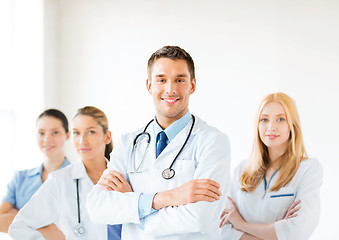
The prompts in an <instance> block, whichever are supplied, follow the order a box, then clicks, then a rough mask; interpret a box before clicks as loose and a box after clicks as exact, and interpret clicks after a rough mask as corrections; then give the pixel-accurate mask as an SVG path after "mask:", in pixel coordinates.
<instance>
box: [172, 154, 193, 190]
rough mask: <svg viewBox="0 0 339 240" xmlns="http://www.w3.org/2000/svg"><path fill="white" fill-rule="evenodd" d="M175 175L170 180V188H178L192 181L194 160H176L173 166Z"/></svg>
mask: <svg viewBox="0 0 339 240" xmlns="http://www.w3.org/2000/svg"><path fill="white" fill-rule="evenodd" d="M174 170H175V175H174V177H173V178H172V181H171V184H170V185H171V186H170V187H179V186H181V185H182V184H184V183H186V182H188V181H190V180H192V179H193V176H194V171H195V161H194V160H186V159H182V160H176V161H175V165H174Z"/></svg>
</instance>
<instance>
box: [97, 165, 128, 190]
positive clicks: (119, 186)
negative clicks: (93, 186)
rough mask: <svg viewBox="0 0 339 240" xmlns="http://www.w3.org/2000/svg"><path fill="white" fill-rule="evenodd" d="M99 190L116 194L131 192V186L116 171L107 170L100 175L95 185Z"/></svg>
mask: <svg viewBox="0 0 339 240" xmlns="http://www.w3.org/2000/svg"><path fill="white" fill-rule="evenodd" d="M97 185H98V187H99V188H101V189H106V190H108V191H117V192H122V193H125V192H133V190H132V187H131V185H130V184H129V183H128V182H127V181H126V179H125V178H124V176H123V175H122V174H120V173H119V172H117V171H112V170H109V171H108V172H105V173H104V174H102V176H101V178H100V180H99V181H98V183H97Z"/></svg>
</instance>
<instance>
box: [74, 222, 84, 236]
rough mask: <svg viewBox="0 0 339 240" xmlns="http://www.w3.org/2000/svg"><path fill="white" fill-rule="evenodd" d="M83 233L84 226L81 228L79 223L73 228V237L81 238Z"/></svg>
mask: <svg viewBox="0 0 339 240" xmlns="http://www.w3.org/2000/svg"><path fill="white" fill-rule="evenodd" d="M84 233H85V229H84V226H82V224H80V223H79V224H77V225H76V226H75V227H74V234H75V236H77V237H82V236H83V235H84Z"/></svg>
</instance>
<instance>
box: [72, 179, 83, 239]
mask: <svg viewBox="0 0 339 240" xmlns="http://www.w3.org/2000/svg"><path fill="white" fill-rule="evenodd" d="M76 186H77V206H78V224H77V225H76V226H75V227H74V234H75V236H77V237H82V236H83V235H84V233H85V229H84V226H83V225H82V224H81V218H80V198H79V179H76Z"/></svg>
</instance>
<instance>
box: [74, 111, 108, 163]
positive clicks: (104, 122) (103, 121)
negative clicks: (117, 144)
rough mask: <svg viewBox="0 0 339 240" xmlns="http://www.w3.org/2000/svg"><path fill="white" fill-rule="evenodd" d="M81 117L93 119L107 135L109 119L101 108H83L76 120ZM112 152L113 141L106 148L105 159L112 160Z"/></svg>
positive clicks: (77, 114)
mask: <svg viewBox="0 0 339 240" xmlns="http://www.w3.org/2000/svg"><path fill="white" fill-rule="evenodd" d="M79 115H84V116H89V117H92V118H93V119H94V120H95V121H96V122H97V123H98V124H99V125H100V126H101V127H102V129H103V131H104V133H107V131H108V119H107V117H106V115H105V113H104V112H103V111H101V110H100V109H99V108H96V107H92V106H86V107H83V108H79V109H78V111H77V113H76V114H75V116H74V118H75V117H77V116H79ZM112 150H113V142H112V141H111V142H110V143H109V144H106V148H105V157H106V158H107V159H108V160H110V153H111V152H112Z"/></svg>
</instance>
